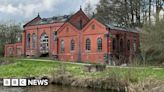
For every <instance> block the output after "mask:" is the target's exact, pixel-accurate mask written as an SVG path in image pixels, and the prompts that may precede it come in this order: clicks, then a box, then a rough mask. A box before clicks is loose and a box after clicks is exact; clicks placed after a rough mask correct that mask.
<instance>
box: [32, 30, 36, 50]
mask: <svg viewBox="0 0 164 92" xmlns="http://www.w3.org/2000/svg"><path fill="white" fill-rule="evenodd" d="M35 41H36V35H35V33H33V34H32V48H35Z"/></svg>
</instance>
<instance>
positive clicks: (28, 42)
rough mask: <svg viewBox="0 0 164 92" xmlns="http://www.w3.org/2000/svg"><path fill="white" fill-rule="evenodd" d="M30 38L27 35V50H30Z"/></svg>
mask: <svg viewBox="0 0 164 92" xmlns="http://www.w3.org/2000/svg"><path fill="white" fill-rule="evenodd" d="M30 36H31V35H30V34H28V35H27V48H30V40H31V38H30Z"/></svg>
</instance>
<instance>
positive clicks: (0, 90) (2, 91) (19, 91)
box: [0, 85, 109, 92]
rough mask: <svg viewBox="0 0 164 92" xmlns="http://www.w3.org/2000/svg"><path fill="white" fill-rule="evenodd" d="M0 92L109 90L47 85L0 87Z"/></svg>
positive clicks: (98, 91)
mask: <svg viewBox="0 0 164 92" xmlns="http://www.w3.org/2000/svg"><path fill="white" fill-rule="evenodd" d="M0 92H109V90H100V89H91V88H78V87H70V86H57V85H49V86H28V87H0Z"/></svg>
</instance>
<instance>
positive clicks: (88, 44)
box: [86, 38, 91, 50]
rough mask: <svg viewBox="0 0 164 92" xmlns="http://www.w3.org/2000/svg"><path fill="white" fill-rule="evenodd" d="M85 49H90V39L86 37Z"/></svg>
mask: <svg viewBox="0 0 164 92" xmlns="http://www.w3.org/2000/svg"><path fill="white" fill-rule="evenodd" d="M86 50H91V41H90V39H89V38H88V39H86Z"/></svg>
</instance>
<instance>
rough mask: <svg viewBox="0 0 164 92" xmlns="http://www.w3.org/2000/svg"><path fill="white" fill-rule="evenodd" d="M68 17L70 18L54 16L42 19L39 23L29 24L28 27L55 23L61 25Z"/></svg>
mask: <svg viewBox="0 0 164 92" xmlns="http://www.w3.org/2000/svg"><path fill="white" fill-rule="evenodd" d="M70 17H71V15H64V16H54V17H51V18H42V19H41V20H39V21H36V22H32V23H30V25H42V24H51V23H55V22H57V23H63V22H66V21H67V20H68V19H69V18H70Z"/></svg>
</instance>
